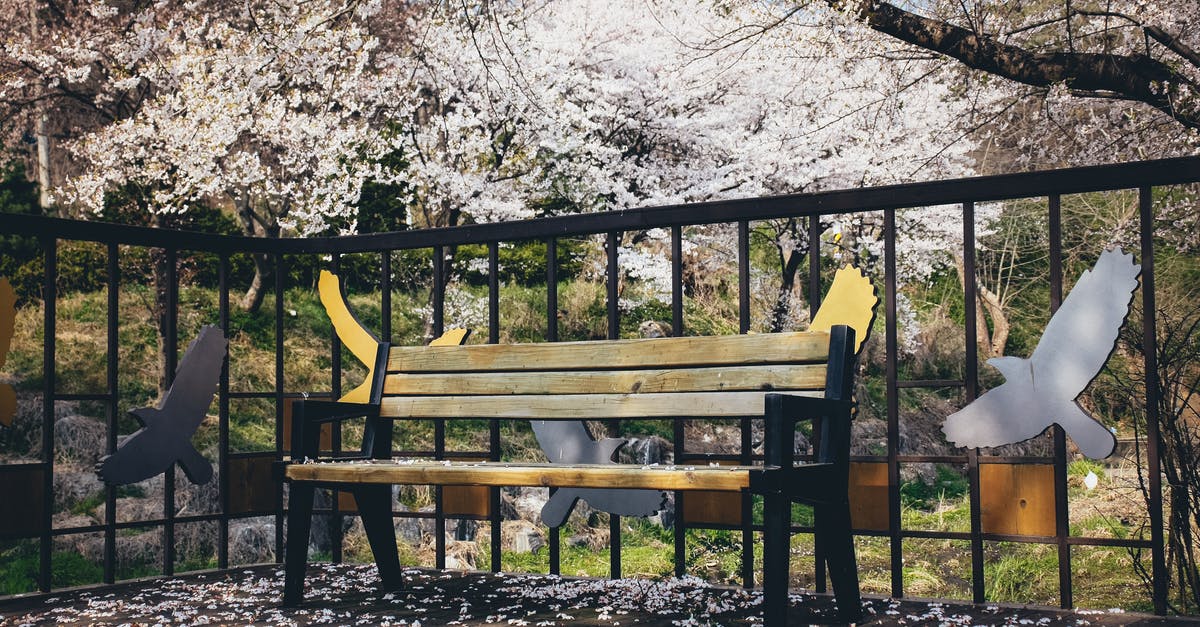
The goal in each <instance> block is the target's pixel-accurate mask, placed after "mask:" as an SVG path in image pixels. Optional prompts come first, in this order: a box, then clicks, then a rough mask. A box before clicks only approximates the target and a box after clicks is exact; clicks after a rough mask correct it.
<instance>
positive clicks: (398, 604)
mask: <svg viewBox="0 0 1200 627" xmlns="http://www.w3.org/2000/svg"><path fill="white" fill-rule="evenodd" d="M405 579H406V583H407V587H406V589H405V590H404V591H402V592H394V593H388V594H380V593H378V592H376V591H375V590H374V588H373V586H374V582H375V580H376V576H375V568H374V567H373V566H362V565H347V564H339V565H332V564H318V565H314V566H310V569H309V579H308V589H307V593H306V599H307V600H306V602H305V603H304V604H303V605H301V606H300V607H296V608H281V607H279V599H280V595H281V591H282V585H283V572H282V570H281V569H280V568H279V567H278V566H275V565H266V566H255V567H250V568H244V569H236V570H230V571H222V572H210V573H202V574H195V575H187V576H183V577H175V578H165V579H151V580H143V581H138V582H131V583H126V584H118V585H116V586H107V587H94V588H90V589H82V590H76V591H71V592H64V593H54V594H49V595H32V596H26V597H12V598H9V599H7V600H3V601H0V625H114V626H115V625H129V626H131V627H132V626H140V625H384V626H401V625H403V626H406V627H432V626H434V625H462V626H479V627H483V626H488V627H491V626H510V625H512V626H526V627H550V626H558V625H605V626H622V625H625V626H628V625H644V626H655V627H658V626H663V627H666V626H701V625H711V626H717V625H728V626H737V625H755V624H761V618H760V614H759V607H758V606H759V604H760V603H761V600H762V597H761V596H760V595H759V594H758V593H757V592H756V591H747V590H743V589H740V588H730V587H724V586H714V585H710V584H707V583H704V582H702V581H700V580H698V579H691V578H685V579H671V580H665V581H650V580H637V579H620V580H608V579H586V578H565V577H553V576H546V575H516V574H490V573H465V574H464V573H449V572H443V571H432V570H416V569H413V570H408V571H406V572H405ZM863 607H864V611H865V613H866V615H867V617H868V618H867V619H866V622H864V623H861V624H865V625H880V626H883V625H1033V626H1036V627H1043V626H1056V625H1072V626H1083V625H1094V626H1116V625H1130V626H1133V625H1138V626H1143V625H1144V626H1151V625H1153V626H1160V625H1161V626H1165V625H1190V626H1194V627H1195V626H1200V621H1197V620H1192V619H1180V618H1163V617H1156V616H1146V615H1140V614H1129V613H1123V612H1119V611H1112V612H1070V611H1057V610H1053V609H1047V608H1035V607H1018V606H1011V605H967V604H955V603H937V602H921V601H908V600H905V601H898V600H892V599H880V598H868V599H865V600H864V602H863ZM790 611H791V620H789V624H792V625H804V624H836V620H835V618H834V616H835V614H834V604H833V601H832V598H831V597H828V596H825V595H816V594H794V595H793V596H792V607H791V610H790Z"/></svg>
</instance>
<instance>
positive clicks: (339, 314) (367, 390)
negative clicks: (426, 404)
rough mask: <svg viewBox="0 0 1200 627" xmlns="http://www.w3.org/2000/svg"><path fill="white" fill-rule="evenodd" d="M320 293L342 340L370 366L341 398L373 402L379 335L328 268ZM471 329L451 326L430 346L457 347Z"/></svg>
mask: <svg viewBox="0 0 1200 627" xmlns="http://www.w3.org/2000/svg"><path fill="white" fill-rule="evenodd" d="M317 292H318V293H319V294H320V296H321V304H322V305H324V306H325V313H326V314H328V315H329V321H330V322H332V323H333V330H334V332H336V333H337V336H338V339H339V340H341V341H342V344H343V345H344V346H345V347H346V348H347V349H349V350H350V353H351V354H352V355H354V357H355V358H356V359H358V361H360V362H362V364H363V365H364V366H366V367H367V376H366V377H365V378H364V379H363V382H362V384H361V385H359V386H358V387H356V388H354V389H353V390H350V391H349V392H347V393H346V394H344V395H342V398H340V399H338V400H340V401H342V402H346V403H369V402H371V381H373V380H374V379H375V355H376V353H377V352H379V344H380V342H379V338H377V337H375V334H374V333H371V332H370V331H368V330H367V328H366V327H365V326H363V323H362V322H360V321H359V319H358V318H356V317H355V316H354V313H353V312H351V311H350V306H349V305H348V304H347V303H346V296H345V294H343V293H342V282H341V279H339V278H338V276H337V275H336V274H334V273H332V272H330V271H328V270H322V271H321V276H320V278H319V279H318V280H317ZM470 333H471V332H470V330H468V329H451V330H449V331H447V332H446V333H445V334H443V335H442V336H441V337H439V338H436V339H434V340H433V341H432V342H430V343H429V345H430V346H457V345H459V344H462V343H463V342H465V341H466V340H467V336H468V335H470Z"/></svg>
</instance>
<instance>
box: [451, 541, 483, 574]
mask: <svg viewBox="0 0 1200 627" xmlns="http://www.w3.org/2000/svg"><path fill="white" fill-rule="evenodd" d="M478 563H479V545H478V544H476V543H475V542H447V543H446V569H447V570H474V569H475V567H476V566H475V565H476V564H478Z"/></svg>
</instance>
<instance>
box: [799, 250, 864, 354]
mask: <svg viewBox="0 0 1200 627" xmlns="http://www.w3.org/2000/svg"><path fill="white" fill-rule="evenodd" d="M878 303H879V297H878V296H876V295H875V286H874V285H873V284H872V283H871V279H868V278H867V277H866V276H864V275H863V273H862V270H859V269H858V268H855V267H854V266H850V265H847V266H846V267H844V268H842V269H841V270H838V271H837V273H836V274H834V275H833V285H830V286H829V292H827V293H826V294H825V299H824V300H822V301H821V307H820V308H819V309H817V315H815V316H813V320H812V324H810V325H809V326H808V328H809V330H810V331H828V330H829V329H831V328H833V325H835V324H844V325H846V326H849V327H852V328H853V329H854V338H855V342H854V352H855V353H858V352H859V351H860V350H861V349H862V345H863V342H865V341H867V336H868V335H870V333H871V323H872V322H873V321H874V320H875V305H877V304H878Z"/></svg>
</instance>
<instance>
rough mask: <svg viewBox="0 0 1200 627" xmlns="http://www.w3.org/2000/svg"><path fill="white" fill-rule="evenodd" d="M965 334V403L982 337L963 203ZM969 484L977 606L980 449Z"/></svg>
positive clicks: (971, 230) (980, 589)
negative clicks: (978, 327) (978, 323)
mask: <svg viewBox="0 0 1200 627" xmlns="http://www.w3.org/2000/svg"><path fill="white" fill-rule="evenodd" d="M962 253H963V320H964V323H963V332H964V334H965V351H966V364H964V366H963V368H964V375H963V378H964V382H963V383H964V387H963V391H964V396H965V398H964V402H965V403H970V402H971V401H973V400H975V399H976V398H977V397H978V396H979V365H978V364H979V355H978V352H979V337H978V334H977V333H976V327H975V315H976V309H975V308H976V306H977V305H976V303H977V300H976V291H977V290H976V286H975V203H973V202H965V203H963V250H962ZM967 482H968V484H969V485H970V490H971V497H970V500H971V514H970V516H971V596H972V598H973V599H974V600H975V602H976V603H983V601H984V581H983V521H982V516H981V513H980V510H981V508H982V506H981V504H980V498H979V449H977V448H972V449H970V450H968V451H967Z"/></svg>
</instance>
